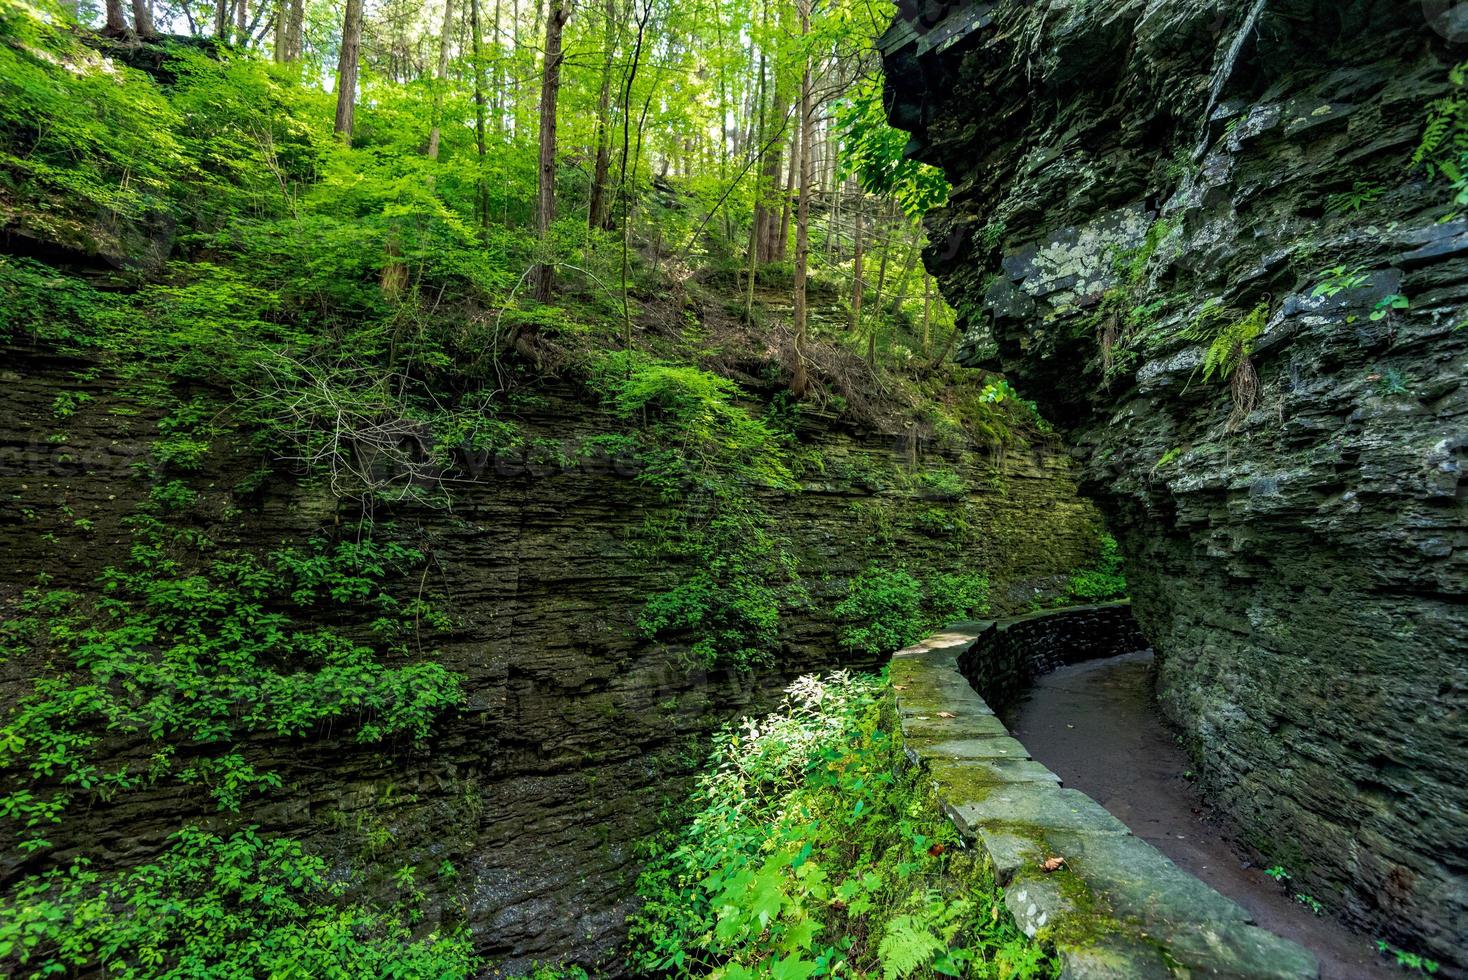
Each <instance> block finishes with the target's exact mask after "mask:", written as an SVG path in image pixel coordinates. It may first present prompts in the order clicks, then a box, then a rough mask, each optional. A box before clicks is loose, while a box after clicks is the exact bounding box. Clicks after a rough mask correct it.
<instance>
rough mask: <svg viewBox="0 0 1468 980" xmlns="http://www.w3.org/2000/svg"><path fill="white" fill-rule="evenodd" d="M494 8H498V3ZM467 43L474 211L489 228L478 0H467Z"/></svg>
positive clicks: (486, 227) (481, 222)
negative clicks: (471, 91) (476, 163)
mask: <svg viewBox="0 0 1468 980" xmlns="http://www.w3.org/2000/svg"><path fill="white" fill-rule="evenodd" d="M495 9H499V5H498V3H496V4H495ZM469 43H470V44H471V45H472V48H473V50H472V52H471V56H470V59H469V60H470V61H472V62H473V65H474V148H475V150H476V151H477V153H478V161H479V176H478V179H477V180H476V181H475V195H474V211H475V215H476V217H478V218H479V226H480V227H481V228H483V229H484V230H485V231H486V232H487V231H488V230H489V183H488V179H489V177H488V174H487V173H486V172H485V166H486V165H485V145H484V66H483V63H482V62H481V58H482V57H483V53H484V38H483V36H482V35H481V33H480V30H479V0H469Z"/></svg>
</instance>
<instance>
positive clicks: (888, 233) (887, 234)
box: [872, 197, 897, 310]
mask: <svg viewBox="0 0 1468 980" xmlns="http://www.w3.org/2000/svg"><path fill="white" fill-rule="evenodd" d="M896 220H897V198H895V197H894V198H893V199H892V203H891V206H890V207H889V208H888V210H887V220H886V221H885V222H883V224H882V262H881V265H880V267H879V268H878V270H877V296H876V300H875V302H873V303H872V305H873V306H875V307H876V308H877V309H879V310H880V309H881V308H882V293H883V292H885V291H886V288H887V260H888V259H889V258H890V257H891V255H892V231H893V228H892V225H893V224H894V223H895V222H896Z"/></svg>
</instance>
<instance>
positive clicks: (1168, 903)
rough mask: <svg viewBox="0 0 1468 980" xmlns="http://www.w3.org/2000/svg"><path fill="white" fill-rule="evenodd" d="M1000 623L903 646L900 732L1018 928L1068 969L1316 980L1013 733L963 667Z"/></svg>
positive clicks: (1309, 958)
mask: <svg viewBox="0 0 1468 980" xmlns="http://www.w3.org/2000/svg"><path fill="white" fill-rule="evenodd" d="M991 625H992V624H989V623H969V624H960V625H958V626H954V627H950V628H949V629H948V630H946V631H944V632H941V633H938V634H935V635H934V636H931V637H929V638H928V639H926V640H924V641H923V642H921V643H918V644H916V645H914V646H911V647H908V648H907V649H905V650H902V651H899V652H898V653H896V654H895V655H893V658H892V665H891V677H892V684H893V687H894V689H895V691H896V697H897V704H898V708H899V712H900V715H901V719H902V734H903V739H904V743H905V746H906V751H907V755H908V757H909V759H911V760H912V761H913V762H914V763H916V764H919V765H922V766H924V767H926V769H927V771H928V773H929V774H930V775H931V776H932V778H933V780H934V782H935V783H936V786H937V791H938V796H939V798H940V799H941V800H942V803H943V806H944V809H945V810H946V811H947V813H948V815H949V817H950V818H951V819H952V820H953V822H954V824H955V825H956V826H957V827H958V829H959V830H960V831H961V832H962V833H963V834H964V835H965V836H966V837H968V838H969V839H971V840H972V841H973V842H974V843H975V845H976V846H978V847H980V848H981V849H982V850H983V851H984V853H986V854H987V855H988V857H989V859H990V860H991V861H992V862H993V866H994V869H995V872H996V875H997V877H998V880H999V883H1000V885H1001V886H1002V887H1003V888H1004V900H1005V905H1006V906H1007V907H1008V908H1009V911H1010V912H1011V914H1013V916H1014V918H1015V921H1016V922H1017V923H1018V924H1019V927H1020V928H1021V929H1023V930H1024V932H1025V933H1026V934H1027V935H1030V936H1040V937H1041V938H1042V939H1045V940H1047V941H1049V942H1051V943H1053V944H1054V946H1055V948H1056V951H1057V952H1058V954H1059V956H1060V958H1061V961H1062V963H1063V972H1062V977H1063V978H1065V980H1103V978H1105V980H1113V978H1114V980H1152V978H1158V980H1164V978H1165V980H1174V978H1183V977H1188V978H1196V977H1230V978H1240V980H1243V978H1250V980H1254V978H1262V980H1275V978H1279V980H1313V978H1315V977H1318V976H1319V968H1318V967H1317V965H1316V962H1315V957H1314V956H1313V955H1312V954H1311V953H1310V952H1309V951H1308V950H1306V949H1304V948H1303V947H1301V946H1299V945H1297V944H1295V943H1293V942H1290V941H1289V940H1286V939H1282V938H1280V937H1278V936H1276V935H1274V934H1273V933H1270V932H1267V931H1266V930H1264V929H1261V928H1259V927H1258V926H1256V925H1254V924H1253V923H1252V921H1251V920H1250V917H1249V914H1248V912H1246V911H1245V910H1244V908H1243V907H1242V906H1240V905H1238V904H1237V903H1235V902H1234V901H1233V900H1231V899H1228V898H1225V897H1224V896H1222V895H1220V894H1218V892H1216V891H1214V890H1213V889H1211V888H1209V887H1208V886H1207V885H1205V884H1203V883H1202V882H1201V881H1199V880H1198V879H1196V878H1194V877H1193V876H1191V875H1189V874H1187V873H1186V872H1184V871H1182V870H1181V869H1179V868H1178V867H1177V866H1176V865H1175V864H1173V863H1172V862H1171V861H1170V860H1168V859H1167V858H1166V857H1165V856H1163V854H1162V853H1161V852H1159V851H1157V850H1156V849H1155V848H1153V847H1152V846H1151V845H1150V844H1147V843H1145V842H1144V841H1142V840H1139V839H1138V838H1136V837H1134V836H1132V834H1131V832H1130V831H1129V830H1128V829H1127V828H1126V825H1125V824H1123V823H1122V822H1121V821H1119V820H1117V819H1116V818H1115V817H1113V816H1112V815H1111V814H1110V813H1107V812H1106V810H1105V809H1104V808H1102V807H1101V805H1100V804H1098V803H1096V802H1095V801H1094V800H1092V799H1091V798H1090V797H1088V796H1086V795H1085V794H1083V793H1079V792H1077V791H1075V790H1071V789H1064V788H1062V786H1061V785H1060V778H1059V777H1058V776H1056V775H1055V774H1054V773H1052V772H1051V771H1050V770H1048V769H1046V768H1045V767H1044V766H1042V765H1041V764H1040V763H1038V762H1035V761H1034V760H1032V759H1031V758H1030V756H1029V753H1028V752H1026V751H1025V747H1024V746H1023V745H1021V744H1020V743H1019V742H1017V741H1015V740H1014V739H1013V738H1011V737H1010V735H1009V732H1008V731H1007V730H1006V729H1005V727H1004V725H1003V724H1002V723H1001V722H1000V721H999V719H998V718H996V717H995V716H994V712H993V711H991V710H990V708H989V706H988V705H987V704H986V703H985V702H984V700H983V699H982V698H981V697H979V695H978V694H977V693H975V691H974V690H973V688H972V687H971V686H970V685H969V682H968V681H967V680H966V679H965V678H964V677H963V675H961V674H960V673H959V672H958V667H957V661H958V658H959V657H960V656H961V655H962V654H964V653H966V652H968V651H969V650H970V648H971V647H973V646H974V643H975V641H976V640H977V639H978V638H979V636H980V635H981V634H983V633H984V632H985V631H986V630H987V629H988V628H989V627H990V626H991ZM1057 858H1059V859H1063V863H1060V864H1059V866H1058V867H1055V865H1056V861H1055V859H1057ZM1047 866H1049V867H1052V868H1053V869H1054V870H1051V871H1046V870H1045V868H1046V867H1047Z"/></svg>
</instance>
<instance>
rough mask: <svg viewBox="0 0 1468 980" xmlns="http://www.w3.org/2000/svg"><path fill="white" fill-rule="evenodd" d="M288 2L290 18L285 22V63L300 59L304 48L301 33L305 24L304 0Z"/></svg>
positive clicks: (293, 62) (292, 62)
mask: <svg viewBox="0 0 1468 980" xmlns="http://www.w3.org/2000/svg"><path fill="white" fill-rule="evenodd" d="M290 4H291V12H290V20H289V21H288V22H287V24H286V37H285V61H286V64H295V63H296V62H297V61H300V60H301V52H302V51H303V50H304V48H305V45H304V44H303V43H302V34H303V33H304V30H305V26H306V0H290Z"/></svg>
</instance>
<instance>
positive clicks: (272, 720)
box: [0, 514, 462, 850]
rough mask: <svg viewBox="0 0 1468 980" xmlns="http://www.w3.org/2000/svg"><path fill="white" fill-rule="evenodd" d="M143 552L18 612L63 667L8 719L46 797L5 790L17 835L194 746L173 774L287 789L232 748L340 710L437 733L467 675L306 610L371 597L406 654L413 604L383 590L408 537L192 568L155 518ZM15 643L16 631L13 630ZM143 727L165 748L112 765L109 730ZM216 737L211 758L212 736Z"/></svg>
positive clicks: (238, 791)
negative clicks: (347, 632)
mask: <svg viewBox="0 0 1468 980" xmlns="http://www.w3.org/2000/svg"><path fill="white" fill-rule="evenodd" d="M133 523H134V544H133V547H132V555H131V559H130V561H129V562H128V564H127V565H125V566H124V567H121V568H109V569H108V570H107V571H106V572H105V573H104V574H103V576H102V583H101V584H102V589H103V594H102V596H101V597H100V598H99V599H98V600H97V601H96V602H95V604H92V605H87V604H83V603H70V604H68V605H66V606H65V607H64V608H60V607H58V606H57V604H56V602H55V597H54V595H52V594H48V593H41V592H39V591H36V590H33V591H32V592H31V593H29V594H28V595H27V596H26V599H25V602H24V604H23V606H22V613H23V616H22V617H20V618H19V619H17V620H13V621H11V622H9V623H7V624H6V626H5V630H4V631H5V633H6V635H7V636H9V637H12V638H14V639H12V641H11V642H12V643H18V642H20V640H21V639H22V638H24V639H28V640H29V642H30V643H31V644H33V645H34V646H35V647H36V648H37V650H38V652H39V653H40V654H42V655H44V656H45V657H47V658H48V659H50V660H51V661H52V662H53V663H57V664H60V665H63V666H62V672H61V673H60V674H59V675H56V676H50V675H48V676H42V677H38V678H36V680H35V681H34V682H33V687H32V690H31V692H30V693H29V694H28V695H25V696H23V697H22V698H21V699H20V700H19V702H18V704H16V705H15V707H14V708H13V709H12V710H11V711H10V712H9V713H8V716H7V717H6V718H5V719H4V727H3V728H0V770H3V771H8V772H10V773H12V774H13V775H18V774H20V773H24V774H26V775H27V776H28V777H29V778H30V779H31V780H32V781H33V785H34V786H36V787H41V786H47V787H50V790H49V794H48V795H40V794H37V793H35V792H33V791H32V790H27V789H20V790H17V791H15V792H12V793H9V794H7V795H4V796H0V815H4V816H6V817H8V818H9V820H10V822H11V824H12V825H13V826H14V827H15V828H16V830H17V831H18V833H19V835H20V838H21V843H22V846H23V847H25V848H26V849H29V850H34V849H42V848H45V847H47V846H48V842H47V841H46V839H45V836H44V835H45V833H46V828H47V827H48V826H50V825H54V824H56V823H59V822H60V821H61V819H62V813H63V811H64V810H65V809H66V808H67V807H68V806H69V805H70V804H71V803H73V802H74V801H75V800H76V799H77V798H79V797H80V798H82V799H88V798H101V799H108V798H111V797H112V796H114V795H116V794H117V793H120V792H125V791H127V790H130V789H134V788H137V787H139V786H144V785H148V784H151V783H155V782H157V781H158V780H160V779H162V778H164V776H165V775H167V774H168V773H169V772H170V771H171V770H174V766H175V762H174V757H175V753H176V751H177V750H178V749H180V748H182V747H184V746H190V747H192V749H193V751H194V756H195V761H194V762H193V763H192V764H190V765H189V766H187V767H183V768H180V769H178V770H177V771H174V772H173V775H174V777H175V778H176V779H178V780H179V781H180V782H183V783H204V784H205V785H208V786H210V787H211V791H212V792H213V794H214V795H215V797H216V798H217V799H218V801H219V803H220V806H221V808H222V809H226V810H238V809H239V807H240V802H241V800H242V798H243V797H244V795H246V794H248V793H250V792H253V791H258V790H261V789H269V788H273V787H278V786H279V781H278V780H277V779H276V778H275V777H274V776H273V774H269V773H261V772H257V771H256V770H255V769H254V768H253V766H251V765H250V764H248V763H246V762H245V760H244V759H243V758H241V757H240V756H239V755H238V754H237V753H235V752H232V751H229V749H228V746H230V745H232V744H233V743H236V742H237V741H239V740H241V739H243V738H245V737H246V736H248V735H251V734H258V735H270V736H276V737H297V738H299V737H304V736H308V735H311V734H313V733H315V732H316V731H318V730H319V729H321V728H322V727H323V726H325V725H328V724H334V725H340V726H346V727H355V728H356V738H357V740H358V741H360V742H382V741H384V740H387V739H390V738H395V737H407V738H415V739H419V738H424V737H426V736H427V735H428V734H429V732H430V730H431V726H432V722H433V719H434V718H435V717H436V716H437V715H439V714H441V713H442V712H443V711H445V710H448V709H450V708H452V707H453V706H454V705H456V704H458V703H459V701H460V699H461V696H462V695H461V693H460V690H459V679H458V677H457V676H456V675H454V674H452V673H450V672H448V671H447V670H445V669H444V668H443V667H441V666H439V665H438V664H435V663H431V662H407V663H404V664H402V665H401V666H389V665H388V664H387V663H385V662H384V661H383V660H382V659H380V658H379V656H378V653H377V651H376V650H374V649H373V648H371V647H368V646H366V645H363V644H362V643H359V642H356V641H353V640H350V639H348V638H347V637H346V636H344V635H343V634H341V633H339V632H337V631H336V630H333V629H329V628H325V627H318V628H311V627H309V626H306V625H303V624H302V623H300V622H297V621H295V620H294V619H293V618H292V617H293V615H301V616H303V618H304V616H305V615H306V614H308V613H309V610H311V609H313V608H314V607H316V606H317V605H318V604H321V603H332V604H336V605H346V606H351V605H360V606H363V607H366V608H369V609H372V610H374V611H375V612H376V613H377V614H378V615H379V617H380V619H379V623H380V624H381V625H380V627H379V629H378V632H379V633H380V634H381V635H382V636H384V638H386V639H387V640H388V641H389V642H390V643H391V644H393V645H392V646H391V647H390V649H391V651H392V654H393V656H394V658H395V659H399V660H406V658H407V650H406V647H405V646H403V645H402V637H401V634H402V633H403V632H404V629H405V627H403V626H400V625H395V622H394V618H393V617H395V616H411V615H414V614H416V613H417V612H418V610H416V609H414V610H406V609H405V608H404V606H403V604H402V603H400V602H399V601H398V600H397V599H395V598H393V597H392V596H391V595H389V594H388V593H387V592H386V591H384V590H383V587H382V583H383V581H384V580H385V579H386V578H387V577H388V576H390V575H392V574H395V573H398V572H401V571H403V570H406V569H407V568H408V567H411V565H412V564H414V563H416V562H418V561H420V560H421V556H420V555H419V554H418V553H417V552H416V551H413V550H412V549H409V548H406V547H404V546H402V545H399V544H396V543H391V542H388V543H377V542H374V541H372V540H370V539H365V538H364V539H362V540H359V541H355V542H353V541H342V542H337V543H334V544H333V543H328V542H326V541H324V540H319V541H314V542H312V543H311V546H310V548H309V549H308V550H300V549H295V548H283V549H280V550H278V551H276V552H273V553H272V554H270V555H269V556H267V557H266V558H265V559H264V560H261V559H259V558H257V557H255V556H253V555H250V554H248V553H221V554H218V555H217V556H215V557H214V558H213V559H212V560H210V561H208V562H206V563H204V565H203V567H198V568H190V567H188V566H187V565H186V564H185V562H184V561H183V560H182V559H181V558H180V557H178V556H177V555H178V554H179V553H180V552H181V551H182V550H184V549H186V548H187V543H188V542H189V541H190V540H191V539H189V538H187V537H186V536H184V535H182V534H180V533H179V532H175V531H172V530H171V529H170V528H169V527H168V526H167V525H164V524H163V523H162V522H160V521H159V520H157V519H156V518H154V517H151V516H149V515H146V514H145V515H140V516H139V517H137V518H135V519H134V521H133ZM7 645H11V644H9V643H8V644H7ZM100 730H107V731H111V732H117V733H122V734H127V735H132V736H135V737H138V738H141V739H144V740H146V742H147V743H148V744H149V745H150V747H151V751H152V753H153V761H152V763H150V764H149V765H148V766H146V767H139V766H137V765H135V764H128V763H124V764H123V765H122V766H121V767H120V768H114V769H108V768H106V767H105V766H104V764H103V761H102V760H101V759H100V758H97V757H95V754H94V750H95V748H96V746H97V743H98V738H97V736H96V734H95V733H96V732H97V731H100ZM205 746H212V747H216V748H217V749H218V750H219V754H217V755H215V756H212V757H210V756H207V755H206V756H203V757H199V756H198V753H197V750H198V749H199V748H200V747H205Z"/></svg>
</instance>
